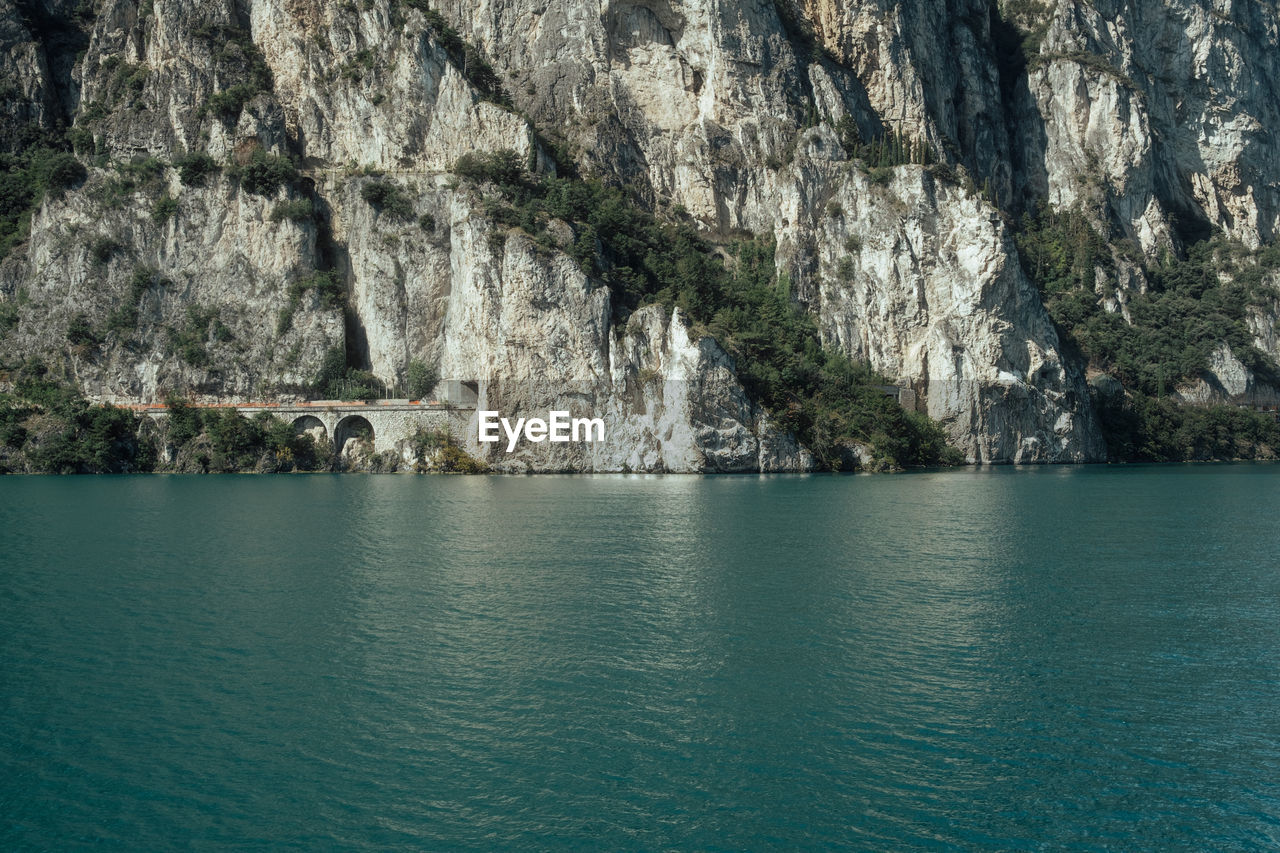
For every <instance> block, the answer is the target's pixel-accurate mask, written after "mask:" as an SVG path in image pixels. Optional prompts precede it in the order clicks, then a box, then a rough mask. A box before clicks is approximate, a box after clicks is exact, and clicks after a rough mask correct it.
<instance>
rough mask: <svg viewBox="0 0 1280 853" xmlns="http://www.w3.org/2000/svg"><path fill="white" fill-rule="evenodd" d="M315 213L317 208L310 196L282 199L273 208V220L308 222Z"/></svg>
mask: <svg viewBox="0 0 1280 853" xmlns="http://www.w3.org/2000/svg"><path fill="white" fill-rule="evenodd" d="M313 215H315V208H314V207H313V206H312V204H311V199H309V198H300V199H295V200H292V201H282V202H279V203H278V204H277V205H276V206H275V207H273V208H272V209H271V221H272V222H283V221H284V220H286V219H288V220H290V221H291V222H308V221H310V220H311V217H312V216H313Z"/></svg>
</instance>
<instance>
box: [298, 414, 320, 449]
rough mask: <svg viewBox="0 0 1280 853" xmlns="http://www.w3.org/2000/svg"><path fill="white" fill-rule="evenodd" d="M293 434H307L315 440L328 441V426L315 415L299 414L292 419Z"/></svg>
mask: <svg viewBox="0 0 1280 853" xmlns="http://www.w3.org/2000/svg"><path fill="white" fill-rule="evenodd" d="M293 433H294V435H309V436H311V437H312V438H314V439H316V440H317V441H320V442H324V443H326V444H327V443H328V441H329V428H328V427H327V426H325V425H324V421H322V420H320V419H319V418H317V417H316V416H315V415H301V416H300V417H296V418H294V419H293Z"/></svg>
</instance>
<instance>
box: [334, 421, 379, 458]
mask: <svg viewBox="0 0 1280 853" xmlns="http://www.w3.org/2000/svg"><path fill="white" fill-rule="evenodd" d="M353 438H357V439H360V438H365V439H368V440H369V443H370V444H371V445H372V444H373V424H371V423H369V419H368V418H366V417H363V416H362V415H347V416H346V417H345V418H343V419H342V420H340V421H338V425H337V426H335V427H334V428H333V450H334V452H335V453H338V454H341V453H342V448H343V446H344V445H346V443H347V441H348V440H350V439H353Z"/></svg>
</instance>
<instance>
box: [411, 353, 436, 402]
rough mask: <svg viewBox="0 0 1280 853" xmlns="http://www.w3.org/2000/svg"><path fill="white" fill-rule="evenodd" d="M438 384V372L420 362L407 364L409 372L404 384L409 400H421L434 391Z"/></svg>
mask: <svg viewBox="0 0 1280 853" xmlns="http://www.w3.org/2000/svg"><path fill="white" fill-rule="evenodd" d="M439 382H440V371H439V370H437V369H436V368H435V367H429V366H427V365H426V364H425V363H423V362H421V361H411V362H409V371H408V375H407V376H406V383H405V384H406V389H407V390H408V392H409V398H410V399H412V400H421V399H423V398H425V397H426V396H427V395H428V394H430V393H431V392H432V391H433V390H434V389H435V387H436V385H438V384H439Z"/></svg>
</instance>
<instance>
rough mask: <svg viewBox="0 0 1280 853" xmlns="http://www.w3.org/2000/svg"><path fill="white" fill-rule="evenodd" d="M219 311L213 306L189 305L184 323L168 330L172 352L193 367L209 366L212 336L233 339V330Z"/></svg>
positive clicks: (217, 338)
mask: <svg viewBox="0 0 1280 853" xmlns="http://www.w3.org/2000/svg"><path fill="white" fill-rule="evenodd" d="M219 313H220V312H219V311H218V309H217V308H213V307H208V308H204V307H201V306H199V305H189V306H187V316H186V318H185V321H184V322H183V324H182V325H181V326H179V327H177V328H170V329H169V330H168V342H169V350H170V352H172V353H174V354H175V355H177V356H178V357H179V358H181V359H182V360H183V361H185V362H186V363H187V364H189V365H191V366H192V367H206V366H208V364H209V350H208V345H209V341H210V338H212V339H213V340H215V341H219V342H226V341H229V340H231V339H232V334H231V330H230V329H228V328H227V326H226V324H225V323H223V322H222V319H221V317H220V316H219Z"/></svg>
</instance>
